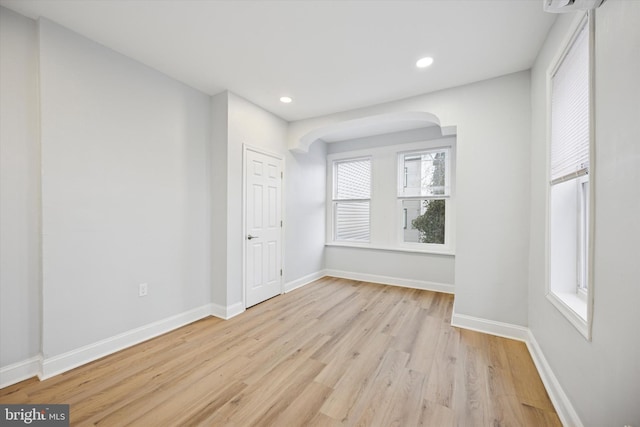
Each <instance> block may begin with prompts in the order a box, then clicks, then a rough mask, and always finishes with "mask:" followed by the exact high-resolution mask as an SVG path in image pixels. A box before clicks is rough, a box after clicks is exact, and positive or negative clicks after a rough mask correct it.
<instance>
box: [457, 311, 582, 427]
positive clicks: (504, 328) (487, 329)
mask: <svg viewBox="0 0 640 427" xmlns="http://www.w3.org/2000/svg"><path fill="white" fill-rule="evenodd" d="M451 326H455V327H458V328H463V329H470V330H472V331H477V332H482V333H485V334H490V335H497V336H499V337H504V338H511V339H515V340H518V341H524V343H525V344H526V345H527V349H528V350H529V354H531V358H532V359H533V363H534V364H535V365H536V369H537V370H538V373H539V374H540V378H541V379H542V383H543V384H544V387H545V389H546V390H547V393H548V394H549V398H550V399H551V403H553V406H554V408H555V409H556V412H557V413H558V417H559V418H560V421H561V422H562V425H564V426H571V427H583V424H582V421H580V417H578V413H577V412H576V410H575V409H574V407H573V405H572V404H571V402H570V401H569V398H568V397H567V395H566V393H565V392H564V390H563V389H562V386H560V382H559V381H558V379H557V378H556V376H555V374H554V373H553V371H552V370H551V366H549V363H548V362H547V359H546V358H545V357H544V353H543V352H542V349H541V348H540V346H539V345H538V342H537V341H536V338H535V336H534V335H533V333H532V332H531V330H530V329H529V328H526V327H524V326H519V325H513V324H510V323H503V322H496V321H494V320H488V319H482V318H479V317H473V316H467V315H465V314H457V313H456V307H455V304H454V306H453V313H452V315H451Z"/></svg>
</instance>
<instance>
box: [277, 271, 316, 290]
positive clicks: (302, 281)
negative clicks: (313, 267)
mask: <svg viewBox="0 0 640 427" xmlns="http://www.w3.org/2000/svg"><path fill="white" fill-rule="evenodd" d="M326 275H327V272H326V271H325V270H320V271H316V272H315V273H311V274H307V275H306V276H303V277H301V278H299V279H296V280H292V281H291V282H287V283H285V284H284V293H285V294H286V293H287V292H291V291H293V290H294V289H298V288H301V287H303V286H304V285H308V284H309V283H311V282H314V281H316V280H318V279H321V278H323V277H324V276H326Z"/></svg>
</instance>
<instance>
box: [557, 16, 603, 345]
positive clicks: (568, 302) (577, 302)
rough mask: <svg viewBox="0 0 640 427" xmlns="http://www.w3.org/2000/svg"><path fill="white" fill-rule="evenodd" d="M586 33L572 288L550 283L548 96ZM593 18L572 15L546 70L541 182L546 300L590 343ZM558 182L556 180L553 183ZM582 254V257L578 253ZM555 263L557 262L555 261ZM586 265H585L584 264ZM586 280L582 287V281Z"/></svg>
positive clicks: (592, 235)
mask: <svg viewBox="0 0 640 427" xmlns="http://www.w3.org/2000/svg"><path fill="white" fill-rule="evenodd" d="M583 28H584V29H586V31H587V43H588V55H589V58H588V65H587V66H588V68H589V69H588V90H589V97H588V106H589V121H588V123H589V168H588V173H587V174H586V175H582V174H576V176H575V177H574V178H573V179H571V180H572V181H573V180H575V181H576V193H577V195H576V197H577V198H578V202H577V209H576V230H575V232H576V255H575V257H576V259H575V261H576V272H575V274H576V279H577V278H579V277H582V280H581V281H580V282H582V283H579V282H578V280H576V283H575V284H574V285H573V286H568V285H566V284H561V285H560V286H558V284H554V283H552V274H551V271H552V268H551V265H552V262H553V260H552V256H551V255H552V250H551V246H552V240H553V237H552V227H551V223H552V210H553V204H552V197H551V192H552V189H553V187H554V185H557V184H558V183H561V182H562V180H560V182H555V181H552V180H551V144H552V133H551V128H552V107H551V105H552V103H551V102H552V95H553V77H554V75H555V74H556V72H557V70H558V69H559V68H560V67H561V66H562V63H563V61H564V59H565V57H566V56H567V54H568V53H569V52H570V51H571V49H572V48H573V46H574V43H575V42H576V40H577V39H578V37H579V35H580V32H581V31H582V29H583ZM594 31H595V24H594V16H593V11H589V12H584V13H580V14H577V15H576V18H575V19H574V21H573V22H572V24H571V27H570V31H568V36H567V37H566V38H565V40H564V43H562V45H561V46H562V47H561V48H560V50H559V52H558V54H557V55H556V57H555V58H554V60H553V61H552V62H551V64H550V67H549V68H548V70H547V138H546V139H547V159H546V162H547V173H546V176H545V179H546V180H547V185H546V189H547V192H546V193H547V194H546V212H547V221H546V224H547V226H546V229H547V230H546V256H545V259H546V289H545V293H546V298H547V300H548V301H549V302H550V303H551V304H552V305H553V306H555V307H556V308H557V309H558V311H559V312H560V313H561V314H562V315H563V316H564V317H565V318H566V319H567V320H568V321H569V323H571V324H572V325H573V326H574V327H575V328H576V329H577V330H578V331H579V332H580V334H582V336H583V337H584V338H585V339H586V340H587V341H591V331H592V323H593V297H594V281H593V253H594V249H593V248H594V236H595V232H594V226H595V221H594V219H595V215H594V211H595V197H594V194H595V188H594V187H595V186H594V171H595V159H594V157H595V155H594V154H595V132H594V128H595V126H594V123H595V120H594V102H593V101H594V93H595V90H594V63H595V61H594V56H595V46H594V45H595V40H594ZM556 181H558V180H556ZM585 183H586V184H587V186H588V197H587V198H586V200H581V198H582V196H581V194H582V193H581V191H580V190H579V187H581V186H582V185H584V184H585ZM581 207H582V208H586V212H584V213H583V212H580V209H581ZM583 219H584V220H586V224H584V223H583V224H581V222H582V220H583ZM584 233H587V239H586V240H587V242H586V245H585V244H584V243H585V242H584V240H585V235H584ZM581 252H582V255H581V254H580V253H581ZM555 262H558V261H557V260H556V261H555ZM585 263H586V265H585ZM585 279H586V282H587V283H586V286H582V285H584V280H585ZM561 288H573V289H574V290H573V291H566V290H563V289H561Z"/></svg>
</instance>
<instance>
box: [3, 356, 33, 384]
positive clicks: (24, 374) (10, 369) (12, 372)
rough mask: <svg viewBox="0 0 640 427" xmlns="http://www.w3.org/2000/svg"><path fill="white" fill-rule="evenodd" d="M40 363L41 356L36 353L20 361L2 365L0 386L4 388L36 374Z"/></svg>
mask: <svg viewBox="0 0 640 427" xmlns="http://www.w3.org/2000/svg"><path fill="white" fill-rule="evenodd" d="M41 365H42V356H41V355H38V356H34V357H31V358H29V359H26V360H23V361H21V362H17V363H12V364H11V365H7V366H3V367H2V368H0V388H5V387H8V386H10V385H13V384H16V383H19V382H20V381H24V380H26V379H29V378H32V377H35V376H38V375H39V374H40V366H41Z"/></svg>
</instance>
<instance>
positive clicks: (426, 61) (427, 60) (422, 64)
mask: <svg viewBox="0 0 640 427" xmlns="http://www.w3.org/2000/svg"><path fill="white" fill-rule="evenodd" d="M431 64H433V58H432V57H430V56H426V57H424V58H420V59H418V62H416V67H418V68H427V67H428V66H429V65H431Z"/></svg>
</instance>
